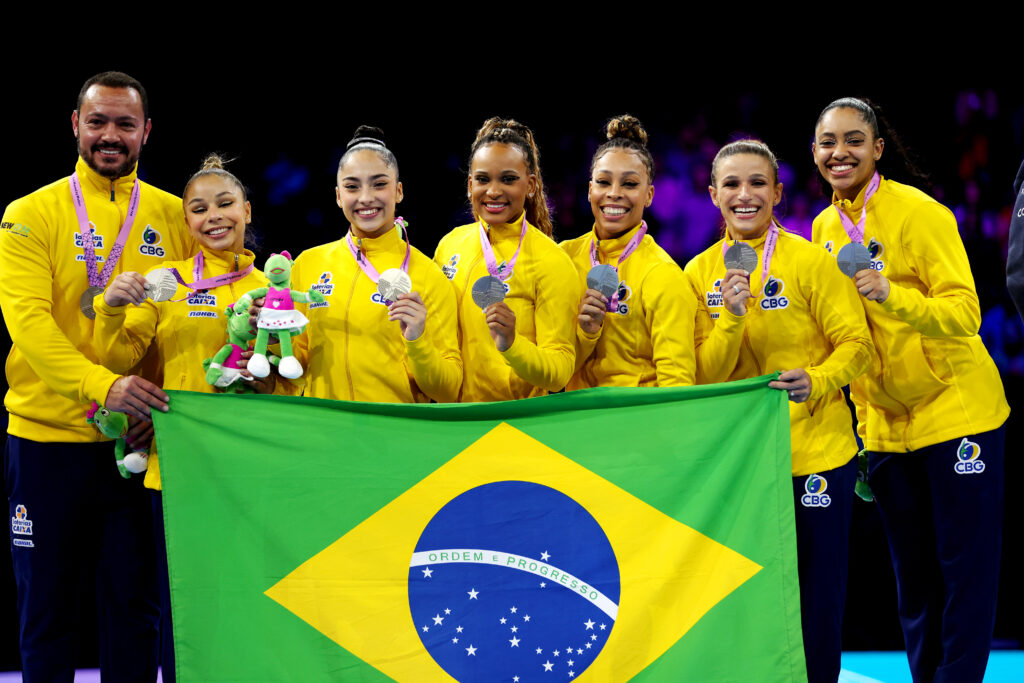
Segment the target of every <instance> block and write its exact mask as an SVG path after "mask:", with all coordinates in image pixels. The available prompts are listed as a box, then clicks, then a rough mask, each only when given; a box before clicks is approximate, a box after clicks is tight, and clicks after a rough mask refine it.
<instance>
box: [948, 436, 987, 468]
mask: <svg viewBox="0 0 1024 683" xmlns="http://www.w3.org/2000/svg"><path fill="white" fill-rule="evenodd" d="M980 455H981V446H979V445H978V444H976V443H974V442H973V441H968V440H967V438H966V437H965V438H964V440H963V441H961V442H960V446H959V447H957V449H956V457H957V461H956V464H955V465H953V469H954V470H956V473H957V474H981V473H982V472H984V471H985V463H984V462H983V461H982V460H981V458H980V457H979V456H980Z"/></svg>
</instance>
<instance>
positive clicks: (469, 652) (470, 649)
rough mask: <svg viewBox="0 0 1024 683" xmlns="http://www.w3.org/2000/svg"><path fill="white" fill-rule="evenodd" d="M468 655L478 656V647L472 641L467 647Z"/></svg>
mask: <svg viewBox="0 0 1024 683" xmlns="http://www.w3.org/2000/svg"><path fill="white" fill-rule="evenodd" d="M466 656H467V657H469V656H473V657H476V648H475V647H473V645H472V643H471V644H470V646H469V647H467V648H466Z"/></svg>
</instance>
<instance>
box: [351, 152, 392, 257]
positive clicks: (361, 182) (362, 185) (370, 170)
mask: <svg viewBox="0 0 1024 683" xmlns="http://www.w3.org/2000/svg"><path fill="white" fill-rule="evenodd" d="M334 189H335V193H336V195H337V199H338V206H340V207H341V210H342V211H343V212H344V214H345V218H347V219H348V222H349V224H350V225H351V226H352V234H353V235H355V236H356V237H358V238H364V237H371V238H372V237H380V236H381V235H383V234H384V233H386V232H387V231H388V230H390V229H391V228H393V227H394V225H395V206H396V205H397V204H398V203H399V202H401V201H402V196H403V195H402V183H400V182H398V178H397V177H396V169H394V168H392V167H390V166H388V164H387V163H386V162H385V160H384V159H383V158H382V157H381V155H380V154H378V153H377V152H375V151H374V150H372V149H360V150H357V151H355V152H353V153H352V154H350V155H348V158H347V159H346V160H345V163H344V164H342V166H341V168H339V169H338V185H337V187H335V188H334Z"/></svg>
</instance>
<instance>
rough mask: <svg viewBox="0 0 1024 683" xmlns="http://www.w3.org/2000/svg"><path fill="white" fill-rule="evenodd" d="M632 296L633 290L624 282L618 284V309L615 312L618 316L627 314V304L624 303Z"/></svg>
mask: <svg viewBox="0 0 1024 683" xmlns="http://www.w3.org/2000/svg"><path fill="white" fill-rule="evenodd" d="M632 294H633V290H632V289H630V288H629V285H627V284H626V281H625V280H622V281H620V282H619V308H618V311H616V312H617V313H618V314H619V315H626V314H627V313H629V304H627V303H624V302H625V301H626V299H628V298H629V297H630V296H631V295H632Z"/></svg>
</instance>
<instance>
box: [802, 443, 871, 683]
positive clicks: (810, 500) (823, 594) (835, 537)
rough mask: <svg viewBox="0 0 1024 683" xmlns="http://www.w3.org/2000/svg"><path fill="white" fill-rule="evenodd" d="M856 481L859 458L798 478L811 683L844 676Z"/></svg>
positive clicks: (830, 681) (804, 614) (805, 630)
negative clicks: (845, 618) (842, 659)
mask: <svg viewBox="0 0 1024 683" xmlns="http://www.w3.org/2000/svg"><path fill="white" fill-rule="evenodd" d="M856 483H857V458H854V459H852V460H850V462H848V463H847V464H845V465H843V466H842V467H837V468H835V469H834V470H829V471H828V472H822V473H821V474H811V475H807V476H801V477H793V498H794V501H793V502H794V504H795V508H796V510H795V511H796V548H797V564H798V566H799V571H800V620H801V623H802V625H803V635H804V658H805V659H806V661H807V680H808V681H809V683H835V682H836V681H837V680H838V679H839V671H840V668H841V663H840V660H841V658H842V653H843V610H844V608H845V607H846V577H847V565H848V559H849V545H850V520H851V518H852V516H853V497H854V490H853V489H854V486H855V485H856Z"/></svg>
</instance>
